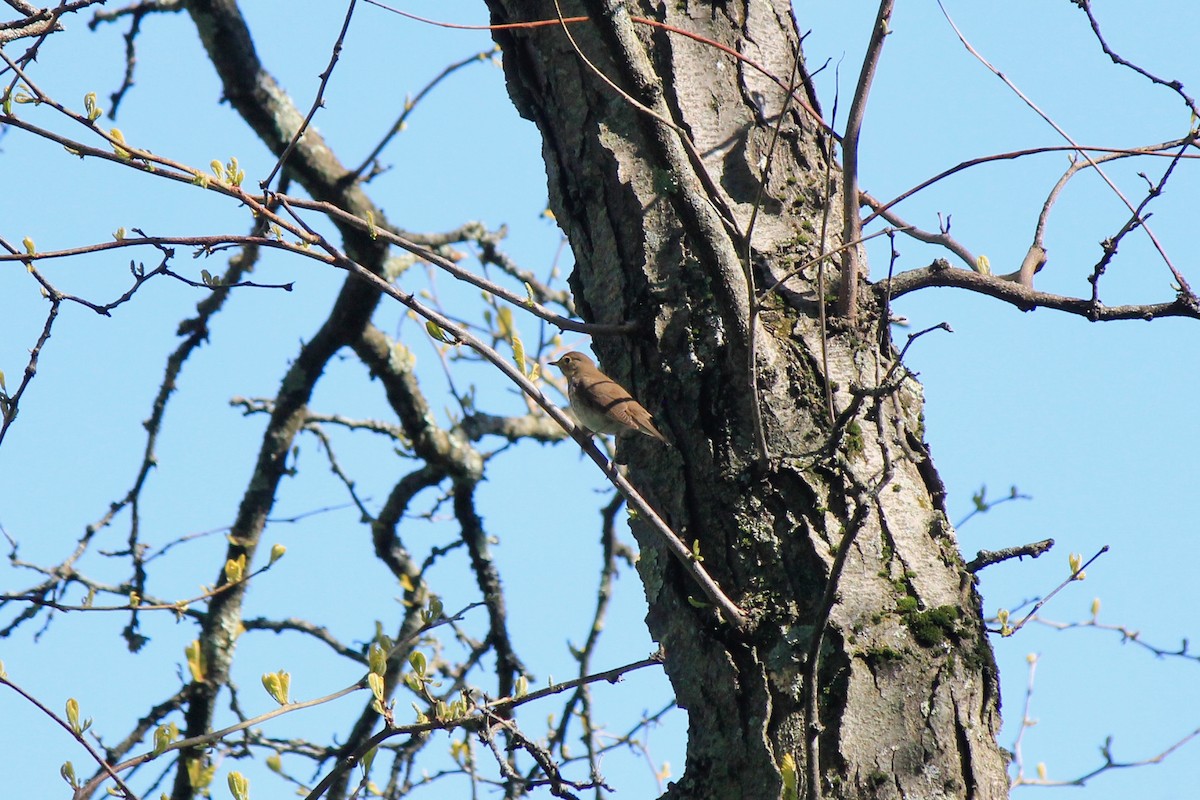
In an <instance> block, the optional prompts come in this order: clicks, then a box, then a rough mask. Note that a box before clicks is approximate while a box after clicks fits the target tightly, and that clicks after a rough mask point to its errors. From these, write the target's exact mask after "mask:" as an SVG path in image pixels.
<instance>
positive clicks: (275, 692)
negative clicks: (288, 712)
mask: <svg viewBox="0 0 1200 800" xmlns="http://www.w3.org/2000/svg"><path fill="white" fill-rule="evenodd" d="M262 684H263V688H264V689H266V690H267V694H269V695H271V697H272V699H274V700H275V702H276V703H279V705H281V706H286V705H287V704H288V703H289V702H290V701H289V700H288V695H289V693H290V691H291V688H292V676H291V675H290V674H288V673H287V672H284V671H283V670H279V671H278V672H265V673H263V676H262Z"/></svg>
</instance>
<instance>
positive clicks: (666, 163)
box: [488, 0, 1007, 800]
mask: <svg viewBox="0 0 1200 800" xmlns="http://www.w3.org/2000/svg"><path fill="white" fill-rule="evenodd" d="M488 5H489V7H490V9H491V12H492V17H493V23H512V22H522V21H528V20H536V19H552V18H554V17H555V16H556V14H557V13H558V11H557V10H556V6H555V4H554V3H553V2H529V1H528V0H522V1H521V2H516V1H515V0H488ZM561 13H562V15H563V16H565V17H571V16H587V17H590V20H589V21H587V22H581V23H578V24H572V25H571V26H570V28H569V31H570V37H568V36H567V35H566V33H564V30H563V29H562V28H561V27H542V28H536V29H506V30H502V31H499V32H497V34H496V39H497V41H498V42H499V44H500V45H501V46H502V48H503V50H504V64H505V69H506V73H507V77H508V84H509V89H510V93H511V95H512V98H513V100H514V102H515V104H516V106H517V108H518V110H519V111H520V113H521V114H523V115H524V116H526V117H528V118H529V119H531V120H532V121H534V122H535V123H536V124H537V126H538V128H539V130H540V131H541V133H542V136H543V140H544V145H543V150H544V157H545V162H546V168H547V173H548V176H549V188H550V198H551V205H552V208H553V210H554V212H555V213H556V215H557V217H558V220H559V222H560V224H561V225H562V226H563V228H564V230H565V231H566V232H567V234H568V236H569V238H570V241H571V244H572V246H573V248H574V251H575V256H576V260H577V266H576V269H575V273H574V275H573V276H572V279H571V286H572V288H573V290H574V293H575V300H576V303H577V304H578V306H579V308H580V310H581V313H582V314H583V316H584V318H585V319H587V320H589V321H594V322H605V323H615V322H621V321H626V320H633V321H637V322H638V323H640V324H641V332H640V333H639V334H638V335H636V336H633V337H627V338H603V339H598V340H597V341H596V342H595V349H596V351H597V353H598V355H599V356H600V358H601V361H602V365H603V367H604V368H605V370H606V371H607V372H609V373H610V374H612V375H613V376H614V377H616V378H617V379H618V380H622V381H624V382H626V385H628V386H630V387H631V388H632V389H633V391H634V394H635V395H637V396H638V397H639V398H640V399H641V400H642V401H643V402H644V403H645V404H646V405H647V406H648V407H649V408H650V409H651V410H652V411H654V412H655V413H656V414H657V417H658V419H659V420H660V421H661V423H662V425H661V426H660V427H662V428H663V430H664V431H665V432H666V433H667V435H668V436H669V437H670V438H671V439H672V440H673V441H674V443H675V447H674V448H671V449H664V448H663V447H661V446H660V445H659V444H658V443H656V442H653V441H650V440H649V439H645V440H644V441H636V442H634V441H631V442H628V443H625V444H624V445H623V447H624V449H625V450H626V453H625V457H626V458H628V461H629V465H630V469H631V474H632V477H633V479H634V482H635V484H637V485H638V486H640V487H641V488H642V490H643V491H644V492H645V493H646V494H647V495H648V496H649V497H650V498H652V500H653V501H654V503H655V504H656V505H657V507H658V508H659V510H660V511H661V512H662V513H663V514H664V515H665V516H666V517H667V519H668V520H669V522H670V523H671V524H672V525H673V526H674V528H675V529H676V530H677V531H678V532H680V533H681V535H683V536H684V538H685V540H686V541H687V542H688V543H689V544H690V543H695V544H696V547H697V548H698V551H699V553H700V555H701V556H702V557H703V559H704V565H705V566H706V567H707V568H708V569H709V571H710V572H711V573H712V574H713V576H714V577H715V578H716V580H717V581H718V582H719V583H720V584H721V586H722V587H723V589H724V590H725V591H726V593H727V594H729V595H730V596H731V597H732V598H733V599H734V601H735V602H736V603H737V604H738V605H739V606H740V607H741V608H742V609H743V610H745V611H746V612H747V613H749V614H750V615H751V616H752V618H753V624H752V626H751V628H750V630H747V631H737V630H734V629H732V628H731V627H730V626H728V625H726V624H724V623H722V622H721V621H720V620H719V619H718V618H717V617H716V615H715V613H714V612H713V611H712V609H709V608H705V607H698V604H696V603H695V602H693V601H694V598H695V597H698V596H699V592H698V591H697V589H696V587H695V586H694V585H693V584H692V583H690V581H689V579H688V577H687V576H686V574H685V573H684V571H683V570H682V569H680V568H679V566H678V565H677V564H676V563H674V562H673V561H672V560H671V558H670V556H668V555H667V554H666V552H665V551H664V550H663V549H662V548H661V547H659V546H658V544H657V542H656V540H655V538H654V536H653V534H652V532H651V531H649V529H643V528H642V526H640V525H638V524H637V522H636V521H635V523H634V529H635V534H637V535H638V537H639V541H640V544H641V546H642V556H641V562H640V572H641V575H642V579H643V581H644V584H645V590H646V595H647V597H648V599H649V603H650V612H649V617H648V622H649V625H650V628H651V631H652V634H653V636H654V637H655V638H656V639H657V640H658V641H659V642H661V643H662V644H663V646H664V648H665V651H666V669H667V672H668V674H669V675H670V678H671V681H672V683H673V685H674V687H675V690H676V692H677V698H678V702H679V704H680V705H681V706H683V707H684V708H686V709H687V711H688V714H689V724H690V728H689V740H688V755H687V765H686V771H685V773H684V775H683V777H682V778H681V779H680V780H679V781H678V782H677V783H675V784H673V785H672V786H671V788H670V790H669V791H668V792H667V795H666V796H667V797H670V798H721V800H728V798H735V797H736V798H744V799H745V800H751V799H752V798H772V799H773V798H778V797H780V796H781V794H782V793H783V791H784V788H783V787H784V782H785V776H787V775H788V773H790V772H792V770H793V767H791V766H790V764H791V763H794V764H795V765H796V766H795V768H794V769H795V771H796V773H798V780H799V786H800V792H801V795H802V796H809V797H817V796H833V797H847V798H851V797H853V798H857V797H863V798H867V797H870V798H901V797H904V798H943V797H954V798H998V797H1002V796H1005V795H1006V794H1007V780H1006V777H1005V758H1004V756H1003V754H1002V751H1001V749H1000V748H999V747H998V745H997V744H996V739H995V737H996V733H997V729H998V727H999V696H998V684H997V677H996V672H995V666H994V662H993V658H992V652H991V648H990V645H989V643H988V641H987V638H986V634H985V631H984V628H983V624H982V621H981V607H980V600H979V596H978V594H977V593H976V591H975V588H974V584H973V581H972V579H971V576H970V574H968V573H967V572H966V571H965V569H964V566H963V561H962V558H961V557H960V554H959V550H958V546H957V543H956V539H955V535H954V531H953V530H952V528H951V526H950V524H949V522H948V521H947V519H946V514H945V509H944V507H943V504H942V499H943V490H942V485H941V482H940V480H939V479H938V477H937V474H936V472H935V470H934V468H933V465H932V463H931V461H930V457H929V452H928V449H927V448H926V446H925V445H924V443H923V428H922V422H921V413H922V394H921V387H920V386H919V385H918V383H917V382H916V381H915V380H914V379H912V378H911V377H909V376H907V375H906V373H905V372H904V370H903V368H899V369H896V370H893V368H894V367H895V366H896V359H897V353H896V351H895V349H894V348H893V347H892V345H891V342H890V340H889V338H888V332H887V324H886V320H887V311H886V308H885V307H883V306H882V305H881V304H879V302H878V300H876V299H875V298H874V296H873V295H872V294H871V293H870V292H864V293H863V297H864V298H865V299H864V302H865V303H867V305H865V306H864V307H863V308H861V309H860V312H859V324H858V326H857V327H848V326H846V325H844V324H839V322H838V320H836V319H831V320H829V322H828V324H827V325H825V326H824V327H825V329H824V330H822V324H821V321H820V316H819V307H818V303H819V302H826V303H827V305H828V308H829V309H830V311H831V313H832V309H833V303H832V302H830V301H831V300H832V298H831V296H829V295H828V293H827V295H826V296H825V297H820V296H818V280H817V271H816V270H815V269H809V270H806V271H803V272H802V273H801V274H800V275H799V276H798V277H795V278H792V279H789V280H788V281H786V282H785V283H784V284H783V285H782V286H781V287H779V288H776V289H775V290H773V291H770V292H768V293H767V294H766V296H765V297H764V298H763V301H762V304H761V310H760V313H759V314H758V315H757V319H755V314H754V313H753V312H754V311H755V309H754V308H753V304H752V303H751V301H750V299H749V298H750V296H751V294H752V290H751V289H750V287H749V286H748V282H747V278H746V275H745V273H744V268H743V265H744V264H745V263H746V258H745V254H746V246H745V243H744V237H745V235H746V233H747V231H748V230H749V229H750V220H751V218H752V212H753V209H754V207H755V204H756V201H760V202H759V206H758V209H757V218H756V220H755V222H754V225H753V230H752V234H751V242H752V247H751V248H750V252H751V254H752V257H751V259H750V262H751V263H752V265H753V281H754V285H755V286H756V287H758V291H761V290H762V288H763V287H769V286H771V285H772V284H774V283H775V282H776V280H777V279H778V278H779V277H781V276H784V275H785V273H787V272H788V270H789V269H791V268H793V267H795V266H798V265H800V264H803V263H805V262H807V261H809V260H810V259H813V258H815V257H817V256H818V255H819V254H821V253H829V252H830V251H832V250H835V249H836V248H837V246H839V245H840V244H841V242H840V241H838V240H837V238H836V236H835V234H834V233H832V232H836V231H840V230H841V227H842V226H841V215H840V209H841V199H840V196H839V191H840V174H839V170H838V167H837V166H836V164H833V163H832V162H831V158H832V154H831V152H830V151H831V148H832V147H833V146H834V142H833V141H831V137H830V136H829V135H827V134H826V133H825V132H824V131H823V130H822V129H821V127H820V126H819V125H818V124H817V123H816V122H815V121H814V118H813V117H812V116H811V115H808V114H806V113H805V112H804V111H802V110H800V109H799V108H798V104H797V103H791V104H790V105H789V106H788V107H787V108H786V109H785V107H784V102H785V97H786V94H787V93H786V91H785V89H784V88H781V86H780V85H779V84H777V83H776V82H773V81H772V80H771V79H769V78H768V77H765V76H764V75H763V74H761V73H760V72H758V71H756V70H755V69H753V68H752V67H751V66H749V65H748V64H747V63H746V62H745V61H740V60H738V59H735V58H733V57H732V56H730V55H729V54H727V53H724V52H722V51H721V50H719V49H717V48H716V47H714V46H713V45H712V44H710V43H704V42H700V41H697V40H695V39H691V38H687V37H686V36H683V35H681V34H680V33H678V32H675V31H670V30H667V29H665V28H663V27H656V26H653V25H650V24H647V23H646V22H645V20H639V19H638V18H639V17H644V18H650V19H652V20H655V21H658V22H661V23H666V24H667V25H670V26H674V27H677V28H679V29H682V30H684V31H688V32H692V33H695V34H699V35H701V36H704V37H707V38H708V39H711V40H715V41H716V42H720V43H721V44H723V45H725V46H727V47H728V48H730V49H731V50H733V51H735V52H737V53H740V54H741V55H743V56H745V57H746V58H748V59H750V60H752V61H754V62H756V63H757V64H758V65H760V66H762V67H764V68H765V70H766V71H768V72H770V73H772V74H773V75H775V76H778V77H779V78H781V79H782V81H783V82H784V84H785V85H786V83H787V79H788V76H789V74H791V71H792V67H793V61H794V54H797V53H799V39H798V36H797V33H796V23H795V20H794V19H793V17H792V9H791V4H790V3H789V2H787V1H786V0H772V1H771V2H768V0H735V1H734V2H727V3H713V4H708V3H651V2H625V3H617V2H606V0H586V2H583V3H582V4H581V3H574V2H573V3H563V4H562V6H561ZM571 38H573V39H574V44H573V43H572V41H571ZM576 47H577V48H578V50H577V49H576ZM585 56H586V59H587V60H588V61H590V62H591V63H592V64H594V65H595V68H594V69H593V67H592V66H589V64H588V63H586V62H585V59H584V57H585ZM597 70H598V71H599V72H600V73H603V75H604V76H606V77H607V79H608V80H611V81H612V82H613V83H614V84H615V85H616V86H619V87H620V90H621V92H623V93H624V94H625V95H626V96H622V95H621V94H620V93H618V91H616V90H615V89H614V88H613V87H612V86H610V85H608V84H607V83H606V82H605V81H604V80H602V79H601V78H600V77H599V75H598V74H597ZM805 77H806V76H805V74H804V71H803V68H801V71H800V78H801V79H800V81H799V83H798V85H799V86H800V89H799V91H798V92H797V94H798V96H799V97H801V98H804V100H805V101H807V102H809V103H812V104H814V105H815V101H814V100H813V99H812V98H810V97H809V92H807V91H806V89H805V88H804V87H805V86H807V81H806V80H805ZM639 104H640V105H641V106H643V107H644V108H639V107H638V105H639ZM781 113H782V122H780V117H781ZM777 124H778V126H779V133H780V138H779V142H778V145H777V146H776V147H775V150H774V153H773V164H772V168H771V172H770V175H769V180H768V182H767V185H766V186H765V189H764V191H763V192H762V194H761V198H760V176H761V175H762V173H763V162H764V159H765V158H766V156H767V152H768V148H769V146H770V142H771V139H772V136H773V130H774V128H775V127H776V126H777ZM682 136H686V137H687V138H688V139H689V140H690V142H691V144H692V148H691V149H690V150H689V148H688V147H686V146H685V144H684V142H683V139H682ZM697 157H698V159H699V161H698V160H697ZM827 187H828V188H827ZM824 231H829V232H830V233H829V234H828V235H825V234H823V232H824ZM832 273H833V269H832V268H830V275H829V276H826V277H827V278H828V279H827V280H826V281H825V283H826V285H828V286H830V287H832V286H834V285H835V283H836V281H835V280H833V279H832V277H833V275H832ZM752 327H753V330H754V336H753V341H754V345H753V347H754V350H755V351H756V364H757V371H758V377H757V387H756V389H755V387H754V383H753V381H752V378H751V376H750V370H749V369H748V368H747V364H748V353H749V348H750V347H751V344H750V342H751V338H752V337H751V335H750V334H751V330H752ZM823 349H824V350H825V352H826V354H825V355H824V356H823ZM889 376H890V377H889ZM827 390H828V392H829V394H830V395H831V397H832V404H833V414H832V418H831V413H830V409H829V404H828V398H827V395H826V391H827ZM754 404H758V410H759V411H760V412H761V419H762V422H761V424H762V429H763V431H764V434H765V443H766V445H767V451H768V453H769V458H768V459H767V460H766V462H765V464H764V462H763V461H762V459H760V457H759V449H758V447H757V446H756V434H755V415H754ZM789 777H790V776H789Z"/></svg>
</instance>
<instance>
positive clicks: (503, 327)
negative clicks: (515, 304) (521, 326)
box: [497, 306, 513, 340]
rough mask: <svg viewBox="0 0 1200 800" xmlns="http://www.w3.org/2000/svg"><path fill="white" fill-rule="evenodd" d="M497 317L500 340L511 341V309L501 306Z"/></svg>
mask: <svg viewBox="0 0 1200 800" xmlns="http://www.w3.org/2000/svg"><path fill="white" fill-rule="evenodd" d="M497 317H498V320H499V323H500V338H501V339H504V340H509V339H512V335H513V316H512V309H511V308H509V307H508V306H501V307H500V310H499V312H497Z"/></svg>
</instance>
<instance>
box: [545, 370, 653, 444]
mask: <svg viewBox="0 0 1200 800" xmlns="http://www.w3.org/2000/svg"><path fill="white" fill-rule="evenodd" d="M550 363H551V364H552V365H553V366H556V367H558V368H559V369H560V370H562V374H563V377H565V378H566V379H567V398H568V399H569V400H570V401H571V410H572V411H574V412H575V418H576V419H578V420H579V424H580V425H582V426H583V427H584V428H587V429H588V430H590V431H592V432H593V433H614V434H621V433H625V432H627V431H636V432H638V433H644V434H646V435H647V436H651V437H653V438H655V439H658V440H659V441H660V442H662V443H663V444H669V442H667V437H665V436H663V435H662V433H660V432H659V430H658V428H656V427H654V417H653V416H651V414H650V412H649V411H647V410H646V409H645V408H644V407H643V406H642V404H641V403H639V402H638V401H637V400H634V399H633V395H631V394H630V393H629V392H628V391H626V389H625V387H624V386H622V385H621V384H619V383H617V382H616V381H614V380H613V379H612V378H610V377H608V376H607V375H605V374H604V373H603V372H601V371H600V369H599V368H598V367H597V366H596V362H595V361H592V359H590V358H588V357H587V356H585V355H584V354H583V353H578V352H575V351H574V350H572V351H571V352H569V353H566V354H565V355H563V357H562V358H560V359H558V360H557V361H551V362H550Z"/></svg>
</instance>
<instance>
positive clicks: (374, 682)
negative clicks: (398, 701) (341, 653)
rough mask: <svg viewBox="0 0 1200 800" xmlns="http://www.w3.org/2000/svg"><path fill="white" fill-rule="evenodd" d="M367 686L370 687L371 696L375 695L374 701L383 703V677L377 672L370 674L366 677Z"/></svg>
mask: <svg viewBox="0 0 1200 800" xmlns="http://www.w3.org/2000/svg"><path fill="white" fill-rule="evenodd" d="M367 686H369V687H371V694H373V695H375V699H376V700H378V701H379V702H381V703H382V702H383V676H382V675H380V674H379V673H377V672H372V673H369V674H368V675H367Z"/></svg>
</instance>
